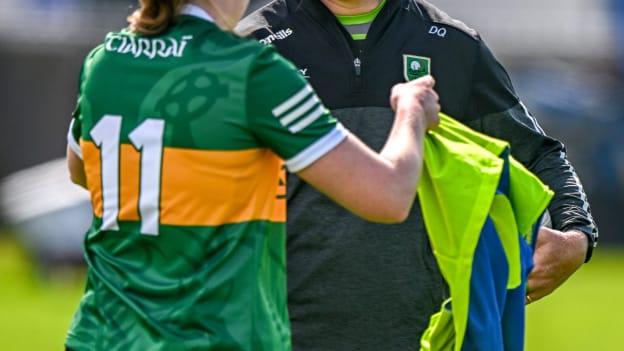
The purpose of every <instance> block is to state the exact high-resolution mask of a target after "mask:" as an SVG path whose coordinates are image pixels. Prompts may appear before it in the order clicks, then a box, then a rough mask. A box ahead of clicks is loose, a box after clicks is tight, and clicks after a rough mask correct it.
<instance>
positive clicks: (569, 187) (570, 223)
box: [467, 42, 598, 236]
mask: <svg viewBox="0 0 624 351" xmlns="http://www.w3.org/2000/svg"><path fill="white" fill-rule="evenodd" d="M467 114H468V115H469V116H475V117H478V119H477V120H475V122H474V123H471V126H472V127H474V128H476V129H477V130H480V131H482V132H484V133H486V134H488V135H491V136H494V137H496V138H499V139H503V140H507V141H509V143H510V145H511V153H512V154H513V156H514V157H515V158H516V159H517V160H518V161H520V162H522V163H523V164H524V165H525V166H526V167H527V168H528V169H530V170H531V171H532V172H533V173H535V174H536V175H537V176H538V177H539V178H540V179H541V180H542V181H543V182H544V183H546V184H547V185H548V186H549V187H550V188H551V189H552V190H553V191H554V192H555V196H554V198H553V200H552V201H551V204H550V206H549V212H550V215H551V217H552V224H553V227H554V228H555V229H558V230H564V231H565V230H569V229H579V230H581V231H583V232H585V233H593V234H594V235H596V236H597V235H598V230H597V227H596V224H595V222H594V220H593V218H592V215H591V210H590V207H589V203H588V200H587V196H586V195H585V191H584V190H583V186H582V185H581V182H580V180H579V178H578V176H577V174H576V171H575V170H574V167H573V166H572V165H571V163H570V162H569V161H568V157H567V154H566V149H565V147H564V145H563V143H561V142H560V141H559V140H557V139H555V138H553V137H551V136H549V135H547V134H546V133H545V132H544V130H543V129H542V128H541V127H540V125H539V123H538V121H537V120H536V119H535V117H533V115H532V114H531V113H530V112H529V111H528V109H527V108H526V107H525V105H524V104H523V103H522V101H521V100H520V98H519V97H518V95H517V94H516V92H515V90H514V87H513V85H512V83H511V79H510V78H509V75H508V74H507V72H506V70H505V69H504V68H503V66H502V65H501V64H500V62H498V60H497V59H496V57H495V56H494V55H493V54H492V52H491V51H490V50H489V48H488V47H487V46H486V45H485V44H484V43H483V42H480V46H479V50H478V56H477V61H476V65H475V73H474V77H473V83H472V95H471V97H470V104H469V106H468V111H467Z"/></svg>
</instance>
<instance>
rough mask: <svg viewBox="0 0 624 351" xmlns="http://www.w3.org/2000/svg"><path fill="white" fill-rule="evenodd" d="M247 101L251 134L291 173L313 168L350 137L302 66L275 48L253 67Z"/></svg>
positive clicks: (264, 53) (260, 55) (257, 59)
mask: <svg viewBox="0 0 624 351" xmlns="http://www.w3.org/2000/svg"><path fill="white" fill-rule="evenodd" d="M246 103H247V116H248V122H249V126H250V128H251V132H252V133H253V134H254V135H255V137H256V138H258V139H259V140H260V142H261V143H262V144H264V145H266V146H267V147H269V148H271V149H272V150H273V151H274V152H275V153H276V154H278V155H279V156H280V157H282V158H283V159H284V160H285V161H286V167H288V170H289V171H290V172H298V171H300V170H302V169H304V168H306V167H308V166H309V165H311V164H312V163H314V162H315V161H316V160H318V159H319V158H321V157H322V156H323V155H325V154H326V153H328V152H329V151H331V150H332V149H333V148H334V147H336V146H337V145H338V144H340V143H341V142H342V141H343V140H344V138H345V137H346V136H347V131H346V130H345V129H344V128H343V127H342V125H340V124H339V123H338V122H337V121H336V119H334V118H333V117H332V116H331V114H330V112H329V111H328V110H327V108H325V106H324V105H323V103H322V102H321V101H320V99H319V98H318V96H317V95H316V93H315V92H314V89H312V87H311V86H310V85H309V84H308V82H307V81H306V80H305V79H304V78H303V77H302V76H301V75H300V74H299V72H297V70H296V68H295V67H294V66H293V65H292V64H290V63H289V62H287V61H286V60H285V59H283V58H282V57H281V56H279V55H278V54H277V53H276V51H275V50H274V49H273V48H270V47H267V48H263V51H262V52H261V53H260V54H259V56H258V57H257V58H256V60H255V62H254V63H253V65H252V67H251V69H250V72H249V78H248V84H247V100H246Z"/></svg>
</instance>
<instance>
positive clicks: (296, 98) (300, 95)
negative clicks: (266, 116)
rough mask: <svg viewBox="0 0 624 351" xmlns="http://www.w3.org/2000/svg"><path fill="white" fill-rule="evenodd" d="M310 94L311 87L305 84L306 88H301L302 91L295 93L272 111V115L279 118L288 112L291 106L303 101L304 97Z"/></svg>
mask: <svg viewBox="0 0 624 351" xmlns="http://www.w3.org/2000/svg"><path fill="white" fill-rule="evenodd" d="M311 92H312V87H311V86H310V85H309V84H306V86H305V87H303V89H301V90H299V91H298V92H297V93H295V95H293V96H291V97H290V98H289V99H288V100H286V101H285V102H284V103H282V104H281V105H279V106H277V107H276V108H274V109H273V111H272V112H273V115H274V116H275V117H280V116H281V115H283V114H284V112H286V111H288V110H290V109H291V108H292V107H293V106H295V105H297V104H298V103H300V102H301V101H303V99H304V98H305V97H306V96H308V94H310V93H311Z"/></svg>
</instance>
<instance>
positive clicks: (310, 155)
mask: <svg viewBox="0 0 624 351" xmlns="http://www.w3.org/2000/svg"><path fill="white" fill-rule="evenodd" d="M348 135H349V131H348V130H346V129H345V128H344V127H343V126H342V124H340V123H338V124H337V125H336V127H335V128H334V129H332V130H331V131H330V132H329V133H327V134H326V135H325V136H324V137H322V138H320V139H319V140H317V141H316V142H314V143H313V144H312V145H310V146H308V147H307V148H305V149H304V150H303V151H301V152H300V153H298V154H297V155H295V156H294V157H292V158H290V159H289V160H286V167H288V171H290V172H292V173H296V172H299V171H301V170H302V169H304V168H306V167H308V166H309V165H311V164H313V163H314V162H316V161H317V160H318V159H319V158H321V157H323V156H325V155H326V154H327V153H328V152H330V151H331V150H333V149H334V148H335V147H336V146H338V144H340V143H341V142H342V141H343V140H344V139H345V138H346V137H347V136H348Z"/></svg>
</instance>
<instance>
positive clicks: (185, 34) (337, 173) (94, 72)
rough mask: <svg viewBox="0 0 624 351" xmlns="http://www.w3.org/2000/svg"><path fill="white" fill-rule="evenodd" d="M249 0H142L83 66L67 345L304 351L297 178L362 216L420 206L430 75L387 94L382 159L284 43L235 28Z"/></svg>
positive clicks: (400, 216) (75, 124) (73, 166)
mask: <svg viewBox="0 0 624 351" xmlns="http://www.w3.org/2000/svg"><path fill="white" fill-rule="evenodd" d="M247 3H248V1H232V0H205V1H199V0H198V1H182V0H170V1H167V0H160V1H155V0H142V1H140V7H139V9H138V10H137V11H136V12H135V13H134V14H133V15H132V16H131V17H130V18H129V21H130V27H129V29H127V30H123V31H121V32H118V33H110V34H109V35H107V37H106V39H105V41H104V43H102V44H101V45H100V46H98V47H96V48H95V49H94V50H93V51H92V52H91V53H90V54H89V55H88V56H87V58H86V59H85V63H84V66H83V69H82V73H81V75H80V93H79V99H78V103H77V108H76V112H75V114H74V118H73V120H72V123H71V127H70V131H69V134H68V163H69V168H70V173H71V178H72V180H73V181H74V182H75V183H77V184H79V185H81V186H83V187H85V188H86V189H88V190H89V192H90V194H91V199H92V205H93V213H94V219H93V223H92V225H91V228H89V230H88V231H87V234H86V239H85V260H86V262H87V265H88V276H87V286H86V291H85V294H84V296H83V298H82V300H81V302H80V306H79V308H78V311H77V312H76V315H75V317H74V320H73V323H72V326H71V328H70V331H69V333H68V337H67V341H66V347H67V348H68V349H70V350H76V351H78V350H107V351H111V350H124V351H128V350H130V351H132V350H168V351H169V350H270V351H281V350H289V349H290V347H291V346H290V328H289V323H288V316H287V309H286V280H285V257H284V256H285V229H284V223H285V221H286V211H285V206H286V204H285V188H284V184H283V179H284V170H285V168H286V169H288V170H289V171H291V172H296V173H297V174H299V175H300V176H301V178H303V179H304V180H306V181H307V182H309V183H310V184H311V185H313V186H314V187H316V188H317V189H318V190H320V191H321V192H323V193H325V194H327V195H328V196H329V197H331V198H332V199H333V200H334V201H336V202H338V203H339V204H341V205H342V206H344V207H345V208H347V209H348V210H350V211H351V212H353V213H355V214H357V215H359V216H361V217H363V218H365V219H368V220H371V221H377V222H384V223H394V222H400V221H403V220H404V219H405V217H406V216H407V214H408V213H409V209H410V207H411V205H412V202H413V200H414V195H415V189H416V187H417V183H418V180H419V174H420V170H421V166H422V155H423V150H422V148H423V137H424V135H425V132H426V130H427V129H429V128H430V127H432V126H434V125H436V124H437V123H438V117H437V113H438V111H439V105H438V97H437V94H436V93H435V92H434V90H433V85H434V81H433V79H432V78H431V77H425V78H422V79H420V80H417V81H413V82H410V83H406V84H399V85H397V86H395V87H394V88H393V90H392V92H389V94H390V99H391V104H392V107H393V109H394V110H395V112H396V116H395V121H394V127H393V129H392V131H391V133H390V136H389V137H388V140H387V143H386V145H385V146H384V148H383V149H382V150H381V151H380V152H379V153H376V152H373V151H371V150H370V149H369V148H367V147H366V146H365V145H364V144H363V143H362V142H360V141H359V140H358V139H357V138H356V137H355V136H353V135H352V134H351V133H350V132H349V131H347V130H346V129H345V128H343V127H342V126H341V125H340V124H339V123H338V122H337V121H336V120H335V119H334V118H332V116H331V115H330V113H329V112H328V110H327V109H326V108H325V107H324V106H323V104H322V102H321V101H320V100H319V99H318V97H317V96H316V94H315V93H314V91H313V89H312V88H311V87H310V86H309V85H308V83H307V82H306V80H305V79H303V78H302V77H301V76H300V75H299V74H298V72H297V70H296V69H295V68H294V67H293V66H292V65H291V64H290V63H288V62H286V61H285V60H284V59H282V58H281V57H280V56H278V55H277V54H276V53H275V51H274V50H273V49H272V48H268V47H264V46H262V45H260V44H258V43H255V42H253V41H251V40H247V39H242V38H239V37H237V36H235V35H233V34H231V30H232V29H233V28H234V26H235V25H236V24H237V22H238V20H239V19H240V17H241V15H242V13H243V12H244V10H245V8H246V6H247ZM284 165H285V167H284ZM311 210H313V209H311ZM311 225H319V226H322V225H323V218H318V221H317V222H314V223H311ZM330 239H331V236H328V240H330ZM311 249H314V248H311ZM330 284H331V282H330Z"/></svg>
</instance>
